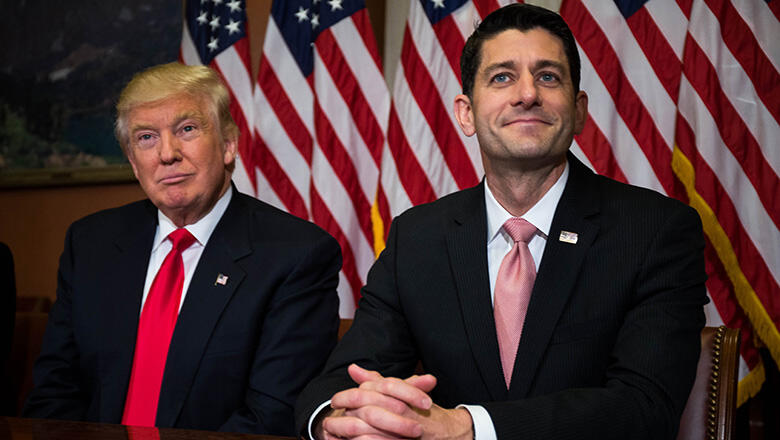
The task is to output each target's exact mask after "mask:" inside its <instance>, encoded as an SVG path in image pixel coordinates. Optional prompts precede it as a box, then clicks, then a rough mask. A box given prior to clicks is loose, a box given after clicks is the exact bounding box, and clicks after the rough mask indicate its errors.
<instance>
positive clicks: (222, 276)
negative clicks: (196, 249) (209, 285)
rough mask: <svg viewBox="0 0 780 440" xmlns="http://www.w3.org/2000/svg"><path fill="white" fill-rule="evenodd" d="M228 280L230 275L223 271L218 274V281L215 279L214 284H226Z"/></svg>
mask: <svg viewBox="0 0 780 440" xmlns="http://www.w3.org/2000/svg"><path fill="white" fill-rule="evenodd" d="M227 280H228V276H227V275H225V274H222V273H221V274H219V275H217V281H214V285H215V286H216V285H217V284H219V285H220V286H224V285H225V284H227Z"/></svg>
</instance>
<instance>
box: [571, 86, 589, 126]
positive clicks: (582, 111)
mask: <svg viewBox="0 0 780 440" xmlns="http://www.w3.org/2000/svg"><path fill="white" fill-rule="evenodd" d="M574 113H575V114H574V134H580V133H582V129H583V128H585V121H587V120H588V94H587V93H585V92H583V91H582V90H580V91H579V92H577V96H575V97H574Z"/></svg>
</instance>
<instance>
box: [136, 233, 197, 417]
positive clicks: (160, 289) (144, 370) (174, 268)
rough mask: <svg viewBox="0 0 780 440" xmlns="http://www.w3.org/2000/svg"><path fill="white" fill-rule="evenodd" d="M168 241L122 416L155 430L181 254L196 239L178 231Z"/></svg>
mask: <svg viewBox="0 0 780 440" xmlns="http://www.w3.org/2000/svg"><path fill="white" fill-rule="evenodd" d="M168 240H170V241H171V243H172V244H173V248H172V249H171V251H170V252H168V255H167V256H166V257H165V260H164V261H163V263H162V266H160V270H159V271H157V276H155V278H154V282H152V287H151V288H149V294H148V295H147V297H146V302H145V303H144V307H143V310H142V311H141V318H140V319H139V321H138V335H137V337H136V342H135V356H134V358H133V370H132V374H131V375H130V386H129V388H128V390H127V400H125V411H124V415H123V416H122V424H124V425H136V426H154V422H155V418H156V416H157V401H158V399H159V397H160V386H161V385H162V378H163V372H164V371H165V359H166V358H167V357H168V346H169V345H170V343H171V336H173V329H174V327H175V326H176V318H177V317H178V316H179V302H180V301H181V290H182V286H183V285H184V262H183V261H182V258H181V254H182V252H184V250H185V249H187V248H188V247H190V246H191V245H192V243H194V242H195V237H193V236H192V234H190V233H189V232H188V231H187V230H186V229H184V228H180V229H177V230H175V231H173V232H171V233H170V235H168Z"/></svg>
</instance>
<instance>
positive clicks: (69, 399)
mask: <svg viewBox="0 0 780 440" xmlns="http://www.w3.org/2000/svg"><path fill="white" fill-rule="evenodd" d="M74 235H75V234H74V232H73V227H71V228H70V229H69V230H68V233H67V236H66V239H65V249H64V251H63V253H62V256H61V257H60V267H59V271H58V278H57V299H56V301H55V302H54V305H53V306H52V309H51V311H50V312H49V320H48V323H47V325H46V333H45V335H44V338H43V344H42V346H41V353H40V356H39V357H38V359H37V361H36V362H35V365H34V367H33V383H34V388H33V390H32V391H31V392H30V395H29V396H28V398H27V402H26V404H25V407H24V409H23V412H22V414H23V415H24V416H25V417H36V418H55V419H66V420H83V419H84V416H85V414H86V410H87V407H88V402H87V400H88V397H87V392H86V390H85V384H84V383H83V382H82V381H83V378H82V377H80V376H81V375H80V374H79V373H78V364H79V352H78V347H77V346H76V342H75V338H74V333H73V322H72V314H71V305H72V301H73V295H72V294H73V290H72V281H73V280H72V277H73V273H74V264H75V261H74V246H75V244H74V241H75V240H74Z"/></svg>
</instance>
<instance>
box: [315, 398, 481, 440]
mask: <svg viewBox="0 0 780 440" xmlns="http://www.w3.org/2000/svg"><path fill="white" fill-rule="evenodd" d="M328 407H330V399H328V400H326V401H325V402H323V404H322V405H320V406H318V407H317V409H315V410H314V412H313V413H311V417H309V426H308V430H309V438H310V439H311V440H314V433H313V432H312V430H311V428H312V426H313V425H314V420H315V419H316V418H317V416H318V415H320V412H321V411H322V410H323V409H325V408H328ZM480 408H482V407H480ZM482 410H483V411H485V414H487V411H486V410H485V409H484V408H482ZM488 418H490V416H488ZM490 426H493V423H491V424H490Z"/></svg>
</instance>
